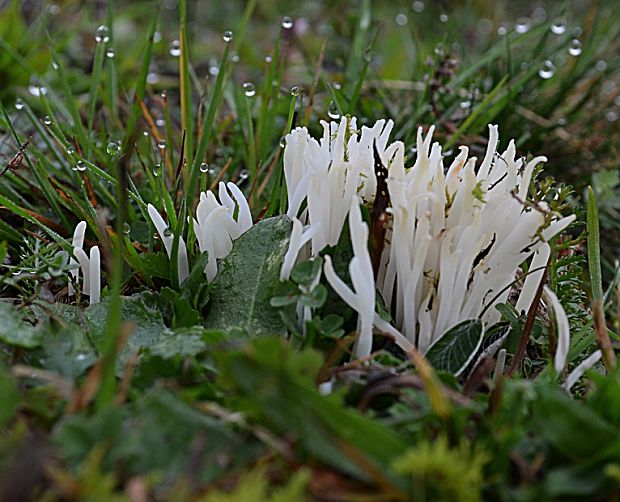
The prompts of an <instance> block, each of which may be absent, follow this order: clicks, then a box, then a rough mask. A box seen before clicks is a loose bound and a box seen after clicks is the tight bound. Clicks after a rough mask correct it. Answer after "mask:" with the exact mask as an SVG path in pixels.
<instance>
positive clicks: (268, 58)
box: [265, 56, 273, 64]
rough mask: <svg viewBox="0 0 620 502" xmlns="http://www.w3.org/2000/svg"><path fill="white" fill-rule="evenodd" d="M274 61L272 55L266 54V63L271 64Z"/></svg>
mask: <svg viewBox="0 0 620 502" xmlns="http://www.w3.org/2000/svg"><path fill="white" fill-rule="evenodd" d="M272 61H273V58H272V57H271V56H265V63H267V64H270V63H271V62H272Z"/></svg>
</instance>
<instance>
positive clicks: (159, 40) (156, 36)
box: [153, 31, 163, 44]
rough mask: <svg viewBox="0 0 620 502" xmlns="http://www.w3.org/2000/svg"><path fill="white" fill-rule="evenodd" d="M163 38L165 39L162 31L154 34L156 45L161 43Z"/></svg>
mask: <svg viewBox="0 0 620 502" xmlns="http://www.w3.org/2000/svg"><path fill="white" fill-rule="evenodd" d="M162 38H163V37H162V34H161V31H156V32H155V33H153V43H154V44H158V43H159V42H161V40H162Z"/></svg>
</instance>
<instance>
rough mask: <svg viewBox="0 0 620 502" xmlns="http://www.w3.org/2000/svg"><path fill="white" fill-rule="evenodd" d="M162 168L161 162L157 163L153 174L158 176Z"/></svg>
mask: <svg viewBox="0 0 620 502" xmlns="http://www.w3.org/2000/svg"><path fill="white" fill-rule="evenodd" d="M160 170H161V164H156V165H155V167H154V168H153V176H155V177H156V178H157V176H159V171H160Z"/></svg>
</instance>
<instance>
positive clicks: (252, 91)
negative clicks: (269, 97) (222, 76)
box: [243, 82, 256, 98]
mask: <svg viewBox="0 0 620 502" xmlns="http://www.w3.org/2000/svg"><path fill="white" fill-rule="evenodd" d="M243 92H244V94H245V95H246V97H248V98H251V97H253V96H255V95H256V87H254V84H253V83H252V82H244V83H243Z"/></svg>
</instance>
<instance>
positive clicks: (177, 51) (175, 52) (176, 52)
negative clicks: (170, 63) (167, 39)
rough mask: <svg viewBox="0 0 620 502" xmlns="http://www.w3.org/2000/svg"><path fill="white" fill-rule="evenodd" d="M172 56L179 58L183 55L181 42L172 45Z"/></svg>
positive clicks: (175, 41)
mask: <svg viewBox="0 0 620 502" xmlns="http://www.w3.org/2000/svg"><path fill="white" fill-rule="evenodd" d="M169 52H170V55H171V56H173V57H175V58H178V57H179V56H180V55H181V42H179V41H178V40H173V41H172V43H171V44H170V51H169Z"/></svg>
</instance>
